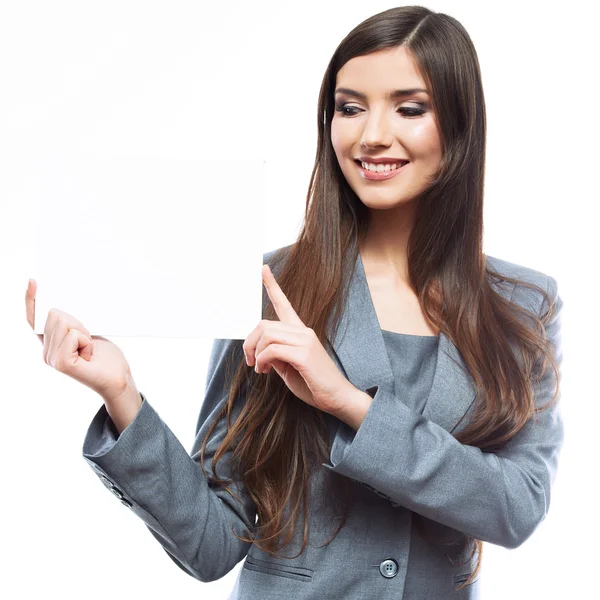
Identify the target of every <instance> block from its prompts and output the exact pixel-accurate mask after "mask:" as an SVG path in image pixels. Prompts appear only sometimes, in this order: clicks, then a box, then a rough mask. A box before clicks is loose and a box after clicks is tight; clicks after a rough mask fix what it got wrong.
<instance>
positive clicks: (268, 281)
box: [262, 264, 302, 325]
mask: <svg viewBox="0 0 600 600" xmlns="http://www.w3.org/2000/svg"><path fill="white" fill-rule="evenodd" d="M262 279H263V283H264V284H265V287H266V288H267V294H268V295H269V299H270V300H271V302H272V303H273V308H274V309H275V312H276V313H277V316H278V317H279V320H280V321H281V322H282V323H291V324H297V325H301V324H302V320H301V319H300V317H299V316H298V315H297V314H296V311H295V310H294V308H293V307H292V305H291V303H290V301H289V300H288V299H287V298H286V296H285V294H284V293H283V290H282V289H281V288H280V287H279V284H278V283H277V280H276V279H275V276H274V275H273V273H272V272H271V269H270V268H269V265H266V264H265V265H263V267H262Z"/></svg>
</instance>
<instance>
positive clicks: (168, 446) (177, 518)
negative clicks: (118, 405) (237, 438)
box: [83, 340, 256, 582]
mask: <svg viewBox="0 0 600 600" xmlns="http://www.w3.org/2000/svg"><path fill="white" fill-rule="evenodd" d="M232 352H234V353H235V358H236V360H237V359H241V358H242V356H243V351H242V341H241V340H215V342H214V344H213V348H212V353H211V357H210V361H209V366H208V376H207V381H206V396H205V399H204V402H203V404H202V409H201V411H200V415H199V418H198V423H197V426H196V438H195V441H194V445H193V448H192V452H191V456H190V454H188V452H186V450H185V449H184V448H183V446H182V445H181V443H180V442H179V440H178V439H177V438H176V437H175V435H174V434H173V432H172V431H171V430H170V429H169V427H168V426H167V425H166V424H165V423H164V422H163V421H162V419H161V418H160V417H159V415H158V414H157V413H156V411H155V410H154V409H153V408H152V406H151V405H150V403H149V402H148V400H147V398H146V397H145V396H144V395H143V394H141V398H142V404H141V407H140V409H139V411H138V412H137V414H136V415H135V417H134V419H133V420H132V421H131V422H130V423H129V424H128V425H127V426H126V427H125V429H124V430H123V431H122V432H121V434H120V435H119V433H118V431H117V429H116V427H115V424H114V422H113V421H112V419H111V417H110V415H109V414H108V412H107V410H106V407H105V406H102V408H101V409H100V410H99V411H98V413H97V414H96V416H95V417H94V419H93V421H92V423H91V425H90V427H89V429H88V431H87V434H86V437H85V441H84V444H83V456H84V458H85V460H86V461H87V462H88V464H89V465H90V466H91V467H92V468H93V469H94V471H95V472H96V474H97V475H98V477H99V478H100V479H101V481H102V482H103V484H104V485H105V486H106V487H107V488H108V489H109V490H111V491H112V492H113V494H115V495H116V496H117V497H118V498H119V499H121V501H122V502H123V503H124V504H125V505H126V506H127V507H128V508H129V509H130V510H131V511H133V512H134V513H135V514H136V515H137V516H138V517H139V518H141V519H142V520H143V521H144V523H145V524H146V526H147V527H148V529H149V530H150V533H151V534H152V535H153V536H154V537H155V538H156V539H157V540H158V542H159V543H160V544H161V545H162V547H163V548H164V550H165V551H166V552H167V554H168V555H169V556H170V558H172V559H173V561H174V562H175V563H176V564H177V565H178V566H179V567H180V568H181V569H183V570H184V571H185V572H186V573H188V574H189V575H191V576H192V577H194V578H196V579H199V580H200V581H204V582H207V581H214V580H216V579H219V578H220V577H222V576H223V575H225V574H226V573H228V572H229V571H231V569H233V567H234V566H235V565H236V564H237V563H238V562H239V561H240V560H242V559H243V558H244V556H245V555H246V554H247V552H248V549H249V547H250V544H247V543H244V542H240V541H239V540H238V539H237V538H236V537H235V536H234V535H233V533H232V531H231V530H232V528H233V529H234V530H235V531H236V533H238V534H243V533H247V532H246V528H247V527H251V526H253V525H254V524H255V520H256V507H255V505H254V503H253V502H252V501H251V499H250V498H249V496H248V494H247V493H246V492H245V490H244V489H240V487H239V486H237V485H232V486H231V489H232V491H233V492H234V493H235V494H236V495H238V496H239V497H240V498H241V500H242V503H238V502H236V501H235V500H234V499H233V498H232V497H231V496H230V495H229V494H228V493H227V492H226V491H225V490H223V489H220V488H219V489H216V488H215V489H213V488H212V487H211V486H210V485H209V483H208V482H207V479H206V477H205V475H204V473H203V471H202V467H201V465H200V448H201V446H202V441H203V440H204V436H205V435H206V432H207V430H208V427H209V426H210V424H211V423H212V421H213V420H214V419H215V418H216V416H217V414H218V412H219V410H220V408H221V406H222V405H223V404H224V403H225V402H226V401H227V393H228V388H229V386H228V385H227V383H228V382H226V381H225V366H226V365H225V361H226V359H227V358H228V356H229V355H230V354H231V353H232ZM241 402H243V400H242V399H240V400H239V402H238V403H237V404H236V406H237V407H238V408H237V410H234V413H233V415H232V420H235V418H237V415H238V414H239V406H240V403H241ZM226 426H227V423H226V420H224V421H221V422H220V423H219V425H218V426H217V427H216V428H215V431H214V432H213V436H212V437H211V439H210V441H209V443H208V444H207V448H206V455H205V466H206V469H207V472H209V473H210V469H211V464H212V456H213V455H214V452H215V451H216V449H217V447H218V445H219V442H220V440H221V439H222V437H223V435H224V428H225V427H226ZM227 463H228V458H227V457H224V458H223V459H222V460H221V461H220V462H219V465H218V469H217V473H218V474H219V475H220V476H223V475H229V473H228V472H225V473H223V471H222V469H223V467H224V465H225V466H226V465H227ZM225 468H226V467H225Z"/></svg>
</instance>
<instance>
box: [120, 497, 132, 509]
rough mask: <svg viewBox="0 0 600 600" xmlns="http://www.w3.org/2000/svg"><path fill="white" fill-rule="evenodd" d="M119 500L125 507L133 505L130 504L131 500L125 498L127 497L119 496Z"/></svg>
mask: <svg viewBox="0 0 600 600" xmlns="http://www.w3.org/2000/svg"><path fill="white" fill-rule="evenodd" d="M121 502H122V503H123V504H124V505H125V506H126V507H127V508H131V507H132V506H133V504H131V502H129V500H127V498H121Z"/></svg>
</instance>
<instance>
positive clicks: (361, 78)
mask: <svg viewBox="0 0 600 600" xmlns="http://www.w3.org/2000/svg"><path fill="white" fill-rule="evenodd" d="M335 87H336V88H338V87H345V88H352V89H355V90H357V91H362V92H364V93H366V94H367V95H370V96H378V95H381V96H383V95H385V94H386V93H387V92H388V91H389V90H392V89H400V88H427V86H426V85H425V81H424V80H423V78H422V77H421V75H420V74H419V72H418V70H417V66H416V64H415V62H414V60H413V58H412V57H411V55H410V54H409V53H408V51H407V49H406V48H404V47H399V48H391V49H385V50H379V51H377V52H373V53H371V54H365V55H363V56H356V57H355V58H352V59H350V60H349V61H348V62H347V63H346V64H345V65H344V66H343V67H342V68H341V69H340V70H339V71H338V73H337V76H336V81H335Z"/></svg>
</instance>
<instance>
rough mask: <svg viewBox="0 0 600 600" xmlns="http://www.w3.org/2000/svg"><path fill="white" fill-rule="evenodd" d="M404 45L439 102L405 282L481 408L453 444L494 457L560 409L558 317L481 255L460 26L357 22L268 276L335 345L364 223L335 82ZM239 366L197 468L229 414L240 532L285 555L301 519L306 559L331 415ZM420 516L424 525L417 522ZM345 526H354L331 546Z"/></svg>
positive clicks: (323, 103) (475, 134) (386, 16)
mask: <svg viewBox="0 0 600 600" xmlns="http://www.w3.org/2000/svg"><path fill="white" fill-rule="evenodd" d="M398 46H404V47H405V48H406V49H407V50H408V51H409V52H410V53H411V55H412V57H413V58H414V60H415V62H416V65H417V67H418V68H419V70H420V72H421V74H422V76H423V78H424V80H425V82H426V84H427V86H428V88H429V89H430V91H431V100H432V107H433V110H434V112H435V114H436V117H437V122H438V127H439V128H440V136H441V139H442V147H443V153H442V161H441V165H440V168H439V171H438V173H437V174H436V176H435V177H434V178H433V179H432V181H431V185H430V186H429V187H428V188H427V189H426V190H425V191H424V192H423V193H422V194H420V196H419V197H418V198H415V199H414V200H413V201H414V202H417V203H418V205H417V209H416V217H415V222H414V226H413V228H412V230H411V234H410V239H409V242H408V269H409V276H410V281H411V284H412V286H413V287H414V290H415V292H416V294H417V296H418V298H419V302H420V303H421V306H422V307H423V310H424V312H425V314H426V315H427V317H428V318H429V319H430V320H431V322H432V323H434V324H435V325H436V326H437V327H438V328H439V330H440V331H443V332H444V333H445V334H446V335H447V336H448V337H449V339H450V340H452V342H453V343H454V344H455V345H456V347H457V348H458V350H459V351H460V353H461V355H462V357H463V358H464V361H465V364H466V366H467V368H468V370H469V372H470V373H471V375H472V377H473V379H474V382H475V385H476V389H477V398H478V402H477V404H476V410H475V412H474V414H473V417H472V419H471V421H470V423H469V425H468V427H467V428H466V429H463V430H462V431H461V432H460V433H458V434H456V439H458V440H459V441H460V442H462V443H463V444H469V445H472V446H477V447H478V448H480V449H481V450H483V451H486V452H491V451H493V450H495V449H498V448H500V447H502V446H503V445H504V444H505V443H506V442H507V441H508V440H510V439H511V438H512V437H513V436H514V435H515V434H517V433H518V432H519V430H520V429H521V428H522V427H523V426H524V425H525V423H526V422H527V421H528V420H529V418H530V417H532V416H535V413H536V412H537V411H539V410H542V409H544V408H546V407H548V406H551V405H552V404H553V403H554V402H555V401H556V399H557V398H558V381H559V377H560V373H559V366H558V364H557V363H556V361H555V359H554V356H553V353H552V351H551V349H550V347H549V344H548V342H547V339H546V336H545V333H544V326H545V324H546V323H547V322H548V321H549V320H550V318H551V317H552V310H553V308H554V307H553V305H552V303H551V302H550V297H549V294H547V293H546V291H545V290H543V289H542V288H540V287H538V286H535V285H533V284H531V283H528V282H523V281H520V280H517V279H513V278H509V277H506V276H503V275H501V274H500V273H497V272H495V271H494V270H492V269H491V267H490V266H489V265H488V264H486V257H485V255H484V254H483V250H482V238H483V191H484V190H483V188H484V169H485V140H486V118H485V102H484V94H483V88H482V82H481V74H480V69H479V62H478V58H477V54H476V51H475V48H474V46H473V43H472V41H471V39H470V37H469V35H468V34H467V32H466V31H465V29H464V28H463V26H462V25H461V24H460V23H459V22H458V21H457V20H456V19H454V18H452V17H450V16H448V15H445V14H441V13H435V12H432V11H431V10H428V9H427V8H424V7H421V6H403V7H398V8H393V9H390V10H386V11H384V12H382V13H379V14H377V15H374V16H373V17H370V18H369V19H367V20H366V21H364V22H362V23H361V24H359V25H358V26H357V27H356V28H354V29H353V30H352V31H351V32H350V33H349V34H348V35H347V36H346V37H345V38H344V39H343V40H342V42H341V43H340V44H339V46H338V47H337V49H336V51H335V53H334V54H333V57H332V58H331V60H330V62H329V65H328V66H327V70H326V72H325V75H324V77H323V82H322V85H321V89H320V94H319V101H318V110H317V127H318V142H317V152H316V158H315V165H314V168H313V171H312V175H311V179H310V184H309V189H308V194H307V200H306V209H305V222H304V226H303V228H302V230H301V232H300V234H299V235H298V238H297V240H296V242H295V243H294V244H293V245H291V246H288V247H286V248H285V250H286V252H280V253H277V254H276V255H275V256H274V258H273V261H272V263H271V267H272V270H273V272H274V273H276V277H277V281H278V283H279V285H280V287H281V288H282V290H283V291H284V293H285V295H286V296H287V298H288V299H289V300H290V302H291V304H292V306H293V307H294V309H295V310H296V312H297V313H298V315H299V317H300V318H301V319H302V321H303V323H304V324H305V325H306V326H307V327H310V328H312V329H313V330H314V331H315V333H316V334H317V336H318V337H319V340H320V341H321V342H322V343H323V345H324V346H325V345H326V344H328V343H329V342H328V339H327V337H326V335H327V328H328V327H331V328H332V330H333V332H335V330H336V329H337V327H338V324H339V316H340V310H341V307H342V306H343V305H344V302H345V301H346V292H347V283H348V277H349V275H350V271H351V270H349V269H348V266H352V265H354V263H355V260H356V258H357V253H358V251H359V247H360V246H361V243H362V241H363V239H364V236H365V234H366V231H367V228H368V216H369V213H368V209H367V207H365V205H364V204H362V202H361V201H360V199H359V198H358V197H357V196H356V194H355V193H354V191H353V190H352V189H351V187H350V186H349V185H348V183H347V181H346V179H345V177H344V176H343V174H342V171H341V169H340V167H339V164H338V162H337V159H336V156H335V154H334V151H333V146H332V142H331V136H330V131H331V120H332V116H333V112H334V99H333V91H334V89H335V82H336V74H337V72H338V71H339V70H340V69H341V68H342V66H343V65H344V64H345V63H346V62H347V61H349V60H351V59H352V58H354V57H357V56H361V55H365V54H369V53H372V52H376V51H379V50H383V49H388V48H394V47H398ZM502 281H507V282H509V283H515V284H517V283H519V284H521V285H524V286H526V287H529V288H532V289H533V288H535V289H536V290H537V291H539V292H540V293H541V294H542V295H543V296H544V297H545V299H546V301H548V303H549V304H550V310H549V312H548V314H547V315H546V317H544V318H542V319H538V317H537V315H536V314H535V311H533V312H530V311H528V310H527V309H525V308H523V307H521V306H519V305H518V304H517V303H514V302H510V301H509V300H507V299H506V298H504V297H503V296H502V295H500V294H499V293H498V292H497V291H496V290H494V288H493V287H492V285H491V283H492V282H496V283H497V282H502ZM263 317H264V318H265V319H270V320H277V315H276V314H275V311H274V310H273V307H272V305H271V304H270V303H269V302H268V301H267V302H265V290H263ZM334 335H335V333H333V334H330V339H334ZM240 344H241V343H240ZM513 346H514V347H515V348H516V349H518V350H519V355H516V354H515V352H514V350H513ZM238 350H239V348H238ZM233 358H234V356H232V359H233ZM542 358H543V360H541V370H542V372H545V370H546V369H547V368H548V365H550V366H552V368H553V369H554V374H555V377H556V382H557V385H556V393H555V395H554V398H553V399H552V401H551V402H550V403H549V404H548V405H546V406H545V407H538V406H536V404H535V398H534V392H533V390H534V387H533V385H534V384H535V382H536V381H537V379H536V377H537V375H536V372H537V371H536V369H539V367H540V359H542ZM231 366H232V367H236V370H235V372H234V373H233V374H232V376H231V377H230V378H228V380H227V381H231V387H230V389H229V397H228V402H227V403H226V404H225V405H224V407H223V410H222V411H221V413H220V415H219V417H218V419H217V421H215V422H214V423H213V424H212V426H211V428H210V430H209V431H208V433H207V436H206V438H205V440H204V444H203V446H202V453H201V457H202V466H203V468H204V452H205V448H206V443H207V440H208V438H209V437H210V436H211V434H212V432H213V429H214V427H215V425H216V423H217V422H218V421H219V420H220V419H221V418H224V417H225V415H227V423H228V431H227V434H226V435H225V437H224V439H223V440H222V442H221V444H220V446H219V448H218V449H217V452H216V453H215V455H214V457H213V461H212V476H211V478H212V480H213V481H214V482H215V484H217V485H223V486H225V488H226V489H228V485H227V484H228V483H231V481H232V480H231V479H221V478H219V477H218V476H217V474H216V464H217V462H218V461H219V459H220V458H222V457H223V456H226V455H227V453H229V452H230V453H231V458H230V461H231V462H230V467H231V469H232V473H233V475H232V476H233V477H234V478H235V479H236V480H237V481H239V482H241V484H242V485H243V486H245V488H246V489H247V490H248V493H249V495H250V497H251V498H252V500H253V501H254V502H255V504H256V507H257V513H258V523H257V525H256V526H255V531H254V532H249V536H248V537H240V536H237V534H234V535H236V536H237V537H239V538H240V539H243V540H244V541H248V542H253V543H254V544H255V545H257V546H258V547H259V548H261V549H262V550H264V551H266V552H268V553H270V554H271V555H275V556H278V555H277V552H278V551H279V550H280V549H281V548H282V547H283V546H285V545H286V544H287V543H288V542H289V540H291V539H292V536H293V533H294V529H295V527H296V526H297V522H296V521H297V518H298V516H299V515H300V511H302V515H303V517H304V537H303V545H302V549H301V550H300V553H301V552H303V551H304V548H305V547H306V545H307V543H308V532H307V522H308V518H307V517H308V505H309V502H308V500H309V489H310V487H309V480H310V473H311V470H312V469H316V468H320V467H321V463H322V462H323V461H324V460H326V459H327V458H328V453H329V448H328V441H327V440H328V438H327V428H326V425H325V419H324V416H323V413H322V412H321V411H319V410H317V409H315V408H314V407H312V406H310V405H308V404H305V403H304V402H302V401H299V400H298V399H297V398H295V397H294V395H293V394H292V393H291V392H290V391H289V390H288V388H287V387H286V385H285V384H284V383H283V381H282V380H281V378H280V377H279V375H278V374H277V373H276V372H275V370H274V369H272V370H271V371H270V372H269V373H268V374H267V375H262V374H261V375H258V374H256V373H255V372H254V370H253V369H251V368H249V367H248V366H247V365H246V363H245V361H244V360H243V356H242V355H241V353H239V352H238V353H237V356H236V357H235V361H232V363H231ZM540 376H541V374H540ZM242 394H243V396H242ZM240 396H242V397H243V402H242V403H241V404H242V406H241V407H239V406H238V407H237V408H236V412H237V411H238V410H239V416H238V418H237V419H236V420H235V422H234V423H232V422H231V414H232V413H233V410H234V404H235V403H236V398H238V399H239V397H240ZM237 402H239V400H238V401H237ZM321 468H322V467H321ZM205 472H206V471H205ZM457 485H459V482H457ZM230 493H231V492H230ZM286 506H289V509H290V511H291V512H289V513H288V512H286ZM284 515H285V517H284ZM414 517H415V520H416V521H417V523H418V522H419V520H420V519H419V517H420V515H418V514H416V513H415V515H414ZM344 522H345V517H344V520H342V522H341V525H340V527H338V529H337V531H336V532H335V534H334V537H335V535H337V533H338V532H339V530H340V528H341V527H342V526H343V524H344ZM284 533H285V534H286V535H285V537H284V538H283V541H282V540H281V537H282V535H283V534H284ZM332 539H333V538H332ZM467 542H468V546H469V547H471V546H472V552H471V556H470V559H472V557H473V555H474V553H475V552H477V553H478V556H477V566H476V569H475V570H474V572H473V573H472V574H471V576H470V578H469V579H468V580H467V581H466V582H465V583H464V585H467V584H469V583H471V582H472V581H473V580H474V578H475V576H476V575H477V573H478V572H479V569H480V560H481V550H482V547H483V544H482V542H481V541H480V540H476V539H472V538H469V537H467ZM471 542H473V543H472V544H471Z"/></svg>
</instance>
